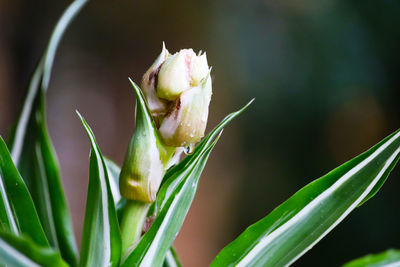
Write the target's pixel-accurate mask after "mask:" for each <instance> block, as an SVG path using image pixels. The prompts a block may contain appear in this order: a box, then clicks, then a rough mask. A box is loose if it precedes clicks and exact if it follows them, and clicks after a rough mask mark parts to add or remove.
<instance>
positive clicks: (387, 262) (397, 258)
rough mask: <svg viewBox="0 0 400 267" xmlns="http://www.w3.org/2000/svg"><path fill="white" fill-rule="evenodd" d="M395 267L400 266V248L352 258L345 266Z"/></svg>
mask: <svg viewBox="0 0 400 267" xmlns="http://www.w3.org/2000/svg"><path fill="white" fill-rule="evenodd" d="M389 266H391V267H395V266H400V250H395V249H389V250H387V251H385V252H381V253H379V254H371V255H367V256H364V257H362V258H359V259H355V260H352V261H350V262H348V263H346V264H345V265H343V267H389Z"/></svg>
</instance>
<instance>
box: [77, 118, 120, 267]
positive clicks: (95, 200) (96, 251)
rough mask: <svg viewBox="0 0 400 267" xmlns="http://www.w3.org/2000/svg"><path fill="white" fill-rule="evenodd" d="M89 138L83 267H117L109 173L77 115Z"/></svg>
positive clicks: (115, 221) (116, 230) (117, 237)
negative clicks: (89, 150) (89, 151)
mask: <svg viewBox="0 0 400 267" xmlns="http://www.w3.org/2000/svg"><path fill="white" fill-rule="evenodd" d="M78 115H79V117H80V119H81V121H82V124H83V126H84V127H85V130H86V132H87V134H88V136H89V139H90V143H91V147H92V151H91V153H90V170H89V187H88V195H87V200H86V213H85V221H84V225H83V233H82V245H81V262H80V266H96V267H101V266H118V264H119V261H120V257H121V236H120V231H119V225H118V219H117V213H116V210H115V202H114V199H113V195H112V191H111V186H110V181H111V179H110V178H109V174H108V170H107V166H106V163H105V161H104V158H103V156H102V154H101V151H100V149H99V147H98V145H97V143H96V139H95V137H94V134H93V132H92V130H91V129H90V127H89V125H88V124H87V123H86V121H85V120H84V119H83V117H82V116H81V115H80V114H79V113H78Z"/></svg>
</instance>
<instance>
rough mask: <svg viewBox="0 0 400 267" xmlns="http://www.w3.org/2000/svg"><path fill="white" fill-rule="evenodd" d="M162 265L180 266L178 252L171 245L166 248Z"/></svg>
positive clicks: (167, 266)
mask: <svg viewBox="0 0 400 267" xmlns="http://www.w3.org/2000/svg"><path fill="white" fill-rule="evenodd" d="M163 266H164V267H182V264H181V262H180V261H179V258H178V254H177V253H176V251H175V249H174V248H173V247H171V248H170V250H168V252H167V255H165V260H164V265H163Z"/></svg>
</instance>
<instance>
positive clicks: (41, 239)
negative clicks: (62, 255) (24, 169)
mask: <svg viewBox="0 0 400 267" xmlns="http://www.w3.org/2000/svg"><path fill="white" fill-rule="evenodd" d="M0 195H1V203H0V206H1V216H0V220H1V225H2V228H5V229H6V230H9V231H11V232H12V233H14V234H16V235H19V234H25V235H27V236H29V237H30V238H32V240H33V241H35V242H36V243H37V244H38V245H41V246H48V242H47V239H46V236H45V233H44V231H43V228H42V226H41V224H40V221H39V217H38V214H37V212H36V209H35V206H34V203H33V201H32V198H31V196H30V194H29V191H28V189H27V188H26V185H25V183H24V181H23V180H22V178H21V176H20V174H19V173H18V170H17V169H16V167H15V165H14V163H13V161H12V158H11V155H10V153H9V151H8V149H7V145H6V144H5V142H4V140H3V139H2V138H1V137H0Z"/></svg>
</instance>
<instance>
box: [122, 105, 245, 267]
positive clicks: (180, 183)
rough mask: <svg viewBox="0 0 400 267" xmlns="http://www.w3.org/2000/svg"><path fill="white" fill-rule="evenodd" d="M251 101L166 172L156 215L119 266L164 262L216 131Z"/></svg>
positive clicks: (210, 149)
mask: <svg viewBox="0 0 400 267" xmlns="http://www.w3.org/2000/svg"><path fill="white" fill-rule="evenodd" d="M250 104H251V102H250V103H249V104H247V105H246V106H245V107H244V108H242V109H241V110H239V111H237V112H234V113H231V114H230V115H228V116H227V117H226V118H225V119H224V120H223V121H222V122H221V123H220V124H219V125H218V126H217V127H216V128H215V129H214V130H213V131H211V132H210V133H209V134H208V135H207V136H206V137H205V138H204V139H203V141H202V142H201V143H200V144H199V145H198V146H197V147H196V149H195V151H194V153H193V154H192V155H189V156H187V157H186V158H185V159H184V160H183V161H181V162H180V163H179V164H178V165H176V166H175V167H172V168H171V169H170V170H169V171H168V172H167V174H166V175H165V177H164V182H163V184H162V186H161V189H160V191H159V193H158V195H157V200H156V202H157V204H156V206H157V207H158V209H157V217H156V219H155V221H154V222H153V224H152V226H151V227H150V229H149V230H148V232H146V234H145V235H144V236H143V237H142V239H141V240H140V241H139V243H138V245H137V246H136V248H135V249H134V250H133V251H132V253H131V254H130V255H129V256H128V257H127V259H126V260H125V261H124V262H123V263H122V265H121V266H123V267H128V266H161V265H162V264H163V263H164V258H165V256H166V254H167V252H168V250H169V248H170V246H171V245H172V242H173V241H174V239H175V237H176V235H177V233H178V232H179V229H180V228H181V226H182V224H183V221H184V219H185V217H186V214H187V212H188V210H189V208H190V205H191V203H192V201H193V198H194V196H195V193H196V190H197V186H198V182H199V179H200V175H201V173H202V171H203V169H204V167H205V164H206V162H207V159H208V157H209V155H210V153H211V151H212V149H213V147H214V146H215V144H216V142H217V141H218V139H219V136H218V137H217V135H220V134H221V132H222V130H223V128H224V127H225V126H226V125H227V124H228V123H229V122H230V121H232V120H233V119H234V118H236V117H237V116H238V115H239V114H241V113H242V112H243V111H244V110H245V109H246V108H247V107H248V106H249V105H250ZM177 263H178V264H179V262H177Z"/></svg>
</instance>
